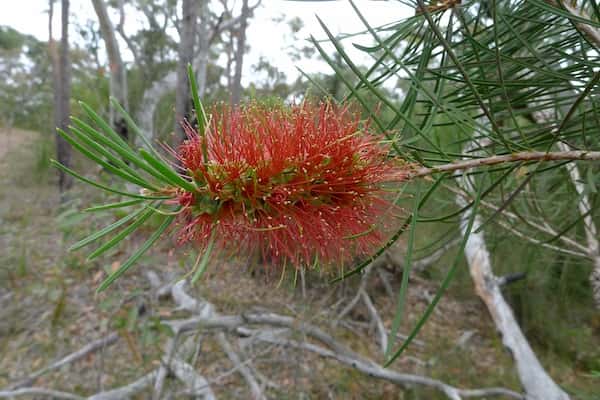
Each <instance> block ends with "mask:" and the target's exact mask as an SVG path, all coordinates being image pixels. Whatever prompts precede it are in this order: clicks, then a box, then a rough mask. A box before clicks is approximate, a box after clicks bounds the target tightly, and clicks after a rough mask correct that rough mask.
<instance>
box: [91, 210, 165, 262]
mask: <svg viewBox="0 0 600 400" xmlns="http://www.w3.org/2000/svg"><path fill="white" fill-rule="evenodd" d="M155 212H156V211H155V210H154V208H152V207H150V206H146V207H144V208H143V209H142V210H141V212H140V213H139V214H138V215H139V218H137V219H136V220H135V221H133V223H132V224H131V225H129V226H128V227H127V228H125V229H123V230H122V231H121V232H119V233H118V234H116V235H115V236H113V238H112V239H110V240H109V241H108V242H106V243H104V244H103V245H102V246H100V247H98V248H97V249H96V250H94V251H93V252H92V253H91V254H90V255H89V256H88V257H87V260H88V261H91V260H93V259H94V258H97V257H98V256H100V255H102V254H104V253H105V252H107V251H108V250H110V249H112V248H113V247H115V246H116V245H118V244H119V243H121V242H122V241H123V239H125V238H126V237H127V236H129V235H130V234H131V233H133V232H134V231H136V230H137V229H138V228H139V227H140V226H142V224H143V223H144V222H146V221H147V220H148V218H150V217H151V216H152V214H154V213H155Z"/></svg>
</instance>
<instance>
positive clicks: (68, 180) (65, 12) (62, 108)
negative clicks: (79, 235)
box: [48, 0, 73, 194]
mask: <svg viewBox="0 0 600 400" xmlns="http://www.w3.org/2000/svg"><path fill="white" fill-rule="evenodd" d="M52 4H53V1H52V0H51V1H50V13H49V21H50V22H49V23H48V26H49V42H50V51H51V52H54V53H55V54H56V51H55V50H54V49H55V47H54V45H53V42H54V39H53V37H52V15H53V11H52V10H53V6H52ZM51 54H52V53H51ZM52 58H53V60H54V61H53V68H54V80H55V98H54V107H55V108H54V110H55V111H54V121H55V124H56V126H57V127H58V128H59V129H62V130H64V131H68V130H69V115H70V114H71V105H70V101H71V59H70V56H69V0H61V40H60V52H58V54H57V55H53V56H52ZM56 154H57V159H58V161H59V162H60V163H61V164H63V165H65V166H66V167H69V166H70V165H71V146H70V145H69V143H67V142H66V141H65V140H64V138H62V137H61V136H60V135H56ZM72 185H73V179H72V177H71V176H69V175H67V174H65V173H64V172H62V171H59V179H58V187H59V189H60V192H61V194H63V193H64V192H66V191H67V190H68V189H70V188H71V186H72Z"/></svg>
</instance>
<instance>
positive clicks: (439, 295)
mask: <svg viewBox="0 0 600 400" xmlns="http://www.w3.org/2000/svg"><path fill="white" fill-rule="evenodd" d="M481 187H482V186H480V188H481ZM480 199H481V191H479V192H478V193H477V197H475V202H474V204H473V210H472V211H471V216H470V217H469V223H468V225H467V229H466V231H465V234H464V235H463V239H462V241H461V243H460V246H459V249H458V252H457V254H456V257H455V258H454V262H453V264H452V266H451V267H450V269H449V270H448V273H447V274H446V277H445V278H444V280H443V281H442V284H441V285H440V287H439V288H438V290H437V292H436V293H435V296H434V297H433V300H431V303H429V305H428V306H427V308H426V309H425V312H424V313H423V316H422V317H421V318H420V319H419V321H418V322H417V324H416V325H415V326H414V328H413V329H412V331H411V332H410V334H409V335H408V337H407V338H406V340H405V341H404V343H402V346H400V348H399V349H398V350H396V352H395V353H394V354H392V356H391V357H390V358H389V359H388V360H387V361H386V363H385V365H384V366H385V367H386V368H387V367H389V365H390V364H391V363H393V362H394V360H396V359H397V358H398V357H399V356H400V355H401V354H402V352H403V351H404V350H405V349H406V348H407V347H408V345H409V344H410V343H411V342H412V341H413V339H414V338H415V337H416V336H417V334H418V333H419V331H420V330H421V328H422V327H423V325H425V322H427V320H428V319H429V316H430V315H431V313H432V312H433V310H434V309H435V306H436V305H437V303H438V302H439V301H440V299H441V298H442V296H443V295H444V293H445V292H446V289H448V286H449V285H450V282H451V281H452V279H453V278H454V274H455V272H456V269H457V267H458V264H459V263H460V261H461V260H462V259H463V252H464V250H465V245H466V244H467V240H468V239H469V236H470V235H471V230H472V229H473V223H474V222H475V217H476V215H477V210H478V208H479V200H480Z"/></svg>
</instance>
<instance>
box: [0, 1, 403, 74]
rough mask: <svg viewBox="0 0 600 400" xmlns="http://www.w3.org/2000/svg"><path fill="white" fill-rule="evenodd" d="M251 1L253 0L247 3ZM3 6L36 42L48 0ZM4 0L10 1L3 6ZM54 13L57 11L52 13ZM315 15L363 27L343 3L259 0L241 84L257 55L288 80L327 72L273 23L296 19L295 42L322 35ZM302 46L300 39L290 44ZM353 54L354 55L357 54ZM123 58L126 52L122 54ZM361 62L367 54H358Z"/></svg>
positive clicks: (366, 4)
mask: <svg viewBox="0 0 600 400" xmlns="http://www.w3.org/2000/svg"><path fill="white" fill-rule="evenodd" d="M355 2H356V4H357V5H358V7H359V9H360V10H361V12H362V13H363V15H365V17H366V18H367V20H368V21H369V22H370V23H371V24H372V25H373V26H378V25H382V24H385V23H388V22H393V21H397V20H399V19H402V18H404V17H406V16H408V15H409V14H410V13H411V10H409V9H407V8H406V7H405V6H403V5H401V4H400V3H399V2H396V1H366V0H356V1H355ZM250 3H251V4H252V3H253V1H251V2H250ZM0 4H2V5H4V7H2V11H1V12H0V25H8V26H11V27H13V28H15V29H17V30H18V31H20V32H23V33H28V34H31V35H33V36H35V37H37V38H38V39H40V40H47V38H48V28H47V27H48V15H47V9H48V0H18V1H13V0H0ZM9 4H10V5H9ZM56 14H58V15H56ZM315 14H317V15H319V17H321V19H323V21H324V22H325V23H326V24H327V26H328V27H329V29H330V30H331V31H333V32H334V33H350V32H356V31H360V30H363V29H364V28H363V25H362V23H361V22H360V20H359V19H358V17H357V16H356V14H355V13H354V11H353V10H352V7H351V6H350V4H349V3H348V2H346V1H325V2H307V1H283V0H263V1H262V4H261V6H260V7H259V9H257V10H256V12H255V16H254V18H253V20H252V21H251V22H250V24H249V28H248V44H249V45H250V53H249V54H248V56H247V58H246V60H245V61H244V77H245V79H244V81H245V82H244V83H245V84H247V81H248V77H249V76H251V75H252V69H251V67H252V65H253V64H255V63H256V62H257V61H258V60H259V59H260V57H261V56H263V57H265V58H266V59H267V60H268V61H270V62H271V63H272V64H274V65H276V66H277V67H278V68H279V69H280V70H281V71H283V72H285V73H286V75H287V76H288V77H290V78H295V77H296V76H297V72H296V69H295V66H296V65H298V66H299V67H300V68H302V69H303V70H305V71H307V72H316V71H329V69H328V67H327V66H326V65H325V64H324V63H323V62H320V61H314V60H313V61H305V62H301V63H295V62H293V61H292V60H290V59H289V57H288V56H287V55H286V48H287V47H288V46H290V45H291V44H292V40H293V39H292V37H291V32H290V29H289V28H288V26H287V24H286V23H285V22H279V23H277V22H275V21H274V19H275V18H277V17H280V16H282V15H283V16H285V18H286V20H289V19H291V18H293V17H299V18H300V19H301V20H302V21H303V23H304V28H303V29H302V30H301V31H300V32H299V34H298V35H297V40H300V41H302V42H303V41H304V40H305V39H306V38H308V36H309V35H311V34H312V35H314V36H315V37H317V38H323V37H324V33H323V31H322V29H321V27H320V26H319V24H318V22H317V19H316V17H315ZM71 15H72V16H73V17H72V18H74V19H76V20H77V21H78V22H79V23H82V24H83V23H84V22H85V21H86V20H87V19H92V20H96V16H95V14H94V10H93V7H92V5H91V1H90V0H71ZM59 16H60V11H59V10H57V12H55V23H56V29H55V32H60V28H59V25H58V24H59V23H60V17H59ZM136 26H139V22H136V16H129V15H128V19H127V25H126V27H127V28H128V30H129V31H131V30H135V29H136ZM352 40H353V41H356V42H359V43H370V40H369V38H368V37H366V36H363V37H358V38H355V39H352ZM296 44H297V46H298V47H302V46H303V45H304V43H296ZM346 48H347V50H349V51H352V49H351V46H350V42H348V43H347V45H346ZM352 54H353V56H356V57H360V56H359V54H358V52H354V53H352ZM125 57H126V58H127V55H125ZM361 59H362V60H364V61H365V62H367V61H368V58H366V57H364V58H361Z"/></svg>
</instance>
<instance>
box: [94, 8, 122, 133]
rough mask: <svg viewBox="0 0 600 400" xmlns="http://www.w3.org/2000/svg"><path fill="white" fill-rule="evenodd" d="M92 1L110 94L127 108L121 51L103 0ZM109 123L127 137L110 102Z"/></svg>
mask: <svg viewBox="0 0 600 400" xmlns="http://www.w3.org/2000/svg"><path fill="white" fill-rule="evenodd" d="M92 3H93V5H94V9H95V10H96V15H97V16H98V22H99V23H100V31H101V32H102V38H103V39H104V43H105V45H106V53H107V54H108V63H109V71H110V75H109V78H110V81H109V90H110V95H111V96H112V97H114V98H115V99H117V101H118V102H119V103H120V104H121V105H122V106H123V108H124V109H125V110H128V109H129V107H128V102H127V71H126V69H125V64H124V63H123V59H122V58H121V51H120V49H119V43H118V42H117V35H116V33H115V28H114V26H113V24H112V22H111V21H110V18H109V16H108V12H107V10H106V4H105V3H104V0H92ZM110 125H111V126H112V127H114V128H115V130H116V131H117V132H119V134H121V135H122V136H123V137H124V138H127V136H128V135H127V128H126V127H127V125H126V124H125V122H124V120H123V118H122V117H121V116H119V115H118V113H117V111H116V110H115V109H114V107H113V106H112V103H111V105H110Z"/></svg>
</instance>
